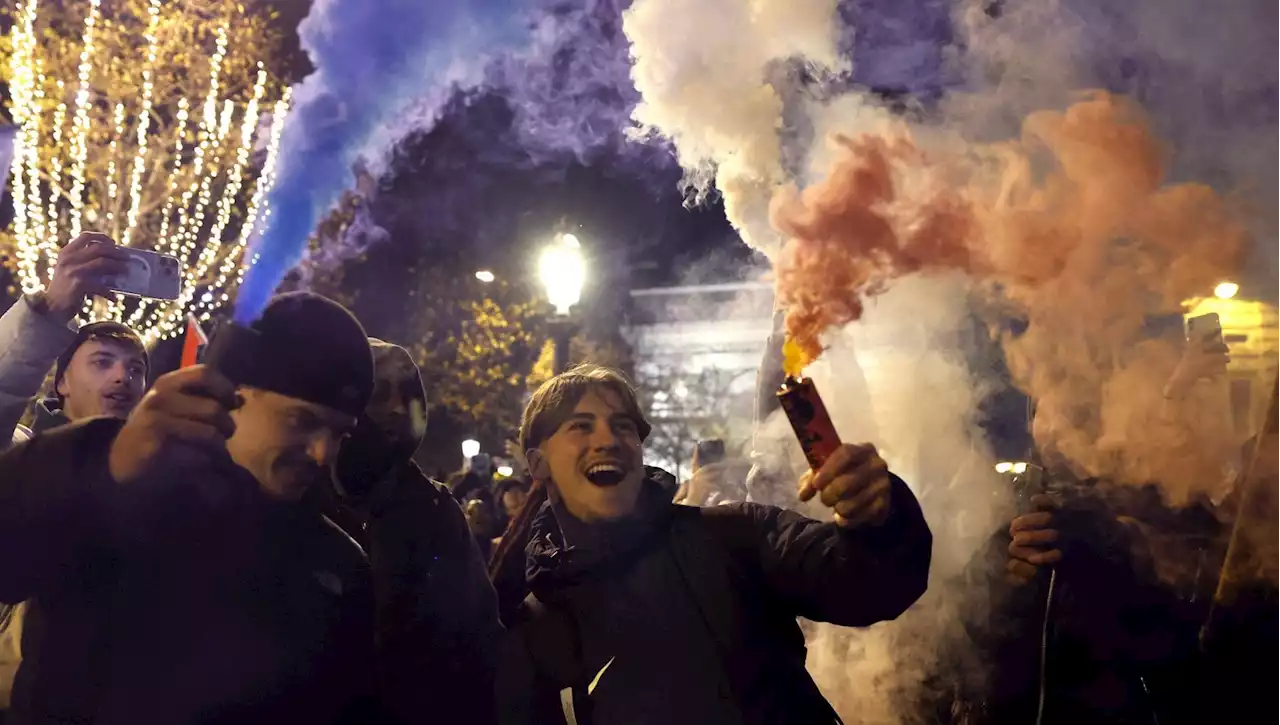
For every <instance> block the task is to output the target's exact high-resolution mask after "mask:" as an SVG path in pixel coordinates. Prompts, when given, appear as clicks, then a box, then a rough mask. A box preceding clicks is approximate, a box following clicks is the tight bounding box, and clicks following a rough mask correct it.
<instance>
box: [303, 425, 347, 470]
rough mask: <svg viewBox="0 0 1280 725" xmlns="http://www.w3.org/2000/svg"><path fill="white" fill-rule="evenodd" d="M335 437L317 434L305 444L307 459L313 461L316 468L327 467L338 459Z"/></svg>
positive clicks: (336, 439)
mask: <svg viewBox="0 0 1280 725" xmlns="http://www.w3.org/2000/svg"><path fill="white" fill-rule="evenodd" d="M339 443H340V441H339V439H338V437H337V436H335V435H333V434H331V433H329V432H327V431H326V432H322V433H317V434H316V435H315V436H313V437H312V438H311V441H310V442H309V443H308V444H307V457H308V458H310V459H311V460H313V461H315V463H316V465H317V466H328V465H329V464H331V463H333V461H334V459H335V458H337V457H338V445H339Z"/></svg>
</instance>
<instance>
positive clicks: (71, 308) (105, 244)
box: [45, 232, 129, 323]
mask: <svg viewBox="0 0 1280 725" xmlns="http://www.w3.org/2000/svg"><path fill="white" fill-rule="evenodd" d="M128 269H129V255H128V253H126V252H125V251H124V250H123V249H121V248H120V247H117V246H116V243H115V242H114V241H112V239H111V237H108V236H107V235H105V234H99V233H98V232H83V233H82V234H80V236H78V237H76V238H75V239H72V240H71V242H70V243H68V244H67V246H65V247H63V248H62V250H61V251H59V252H58V261H57V264H55V265H54V267H53V279H52V280H50V281H49V288H48V290H47V291H46V292H45V301H46V302H48V305H49V306H48V312H47V314H48V315H49V317H50V318H51V319H53V320H56V321H58V322H63V323H65V322H69V321H70V320H71V318H73V317H75V316H76V313H77V312H79V311H80V307H81V305H83V304H84V300H85V297H87V296H89V295H102V294H106V293H107V292H108V291H110V290H109V289H108V280H110V279H111V278H113V277H116V276H118V275H121V274H124V273H125V272H127V271H128Z"/></svg>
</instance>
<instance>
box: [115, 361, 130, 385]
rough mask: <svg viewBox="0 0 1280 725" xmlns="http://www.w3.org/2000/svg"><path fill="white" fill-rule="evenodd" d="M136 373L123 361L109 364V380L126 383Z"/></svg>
mask: <svg viewBox="0 0 1280 725" xmlns="http://www.w3.org/2000/svg"><path fill="white" fill-rule="evenodd" d="M135 375H136V373H135V372H134V371H133V370H131V369H130V368H129V366H128V365H125V364H124V363H116V364H115V365H112V366H111V382H113V383H127V382H131V381H132V380H133V379H134V376H135Z"/></svg>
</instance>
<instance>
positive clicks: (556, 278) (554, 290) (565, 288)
mask: <svg viewBox="0 0 1280 725" xmlns="http://www.w3.org/2000/svg"><path fill="white" fill-rule="evenodd" d="M538 276H539V277H541V278H542V285H543V287H545V288H546V291H547V299H548V300H549V301H550V302H551V304H552V306H554V307H555V309H556V313H555V315H553V316H552V317H551V319H550V320H548V322H549V324H550V327H551V342H552V344H553V345H554V347H555V370H554V372H555V373H556V374H560V373H562V372H564V370H565V368H566V367H568V362H569V341H570V340H572V339H573V333H574V320H573V318H572V317H571V313H572V311H573V306H574V305H576V304H578V300H579V299H581V298H582V284H583V282H584V281H585V280H586V276H587V268H586V263H585V262H584V261H583V259H582V245H581V243H579V242H578V238H577V237H575V236H574V235H572V234H561V235H560V237H559V238H558V239H557V240H556V241H555V242H552V243H551V244H550V245H548V246H547V248H546V249H544V250H542V258H541V259H540V260H539V263H538Z"/></svg>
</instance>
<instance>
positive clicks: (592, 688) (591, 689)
mask: <svg viewBox="0 0 1280 725" xmlns="http://www.w3.org/2000/svg"><path fill="white" fill-rule="evenodd" d="M616 659H618V658H617V657H610V658H609V661H608V662H606V663H604V667H601V668H600V671H599V672H597V673H596V676H595V678H594V679H592V680H591V684H590V685H587V694H588V695H590V694H591V693H593V692H595V690H596V685H598V684H600V678H601V677H602V676H604V671H605V670H607V669H609V665H611V664H613V661H614V660H616Z"/></svg>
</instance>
